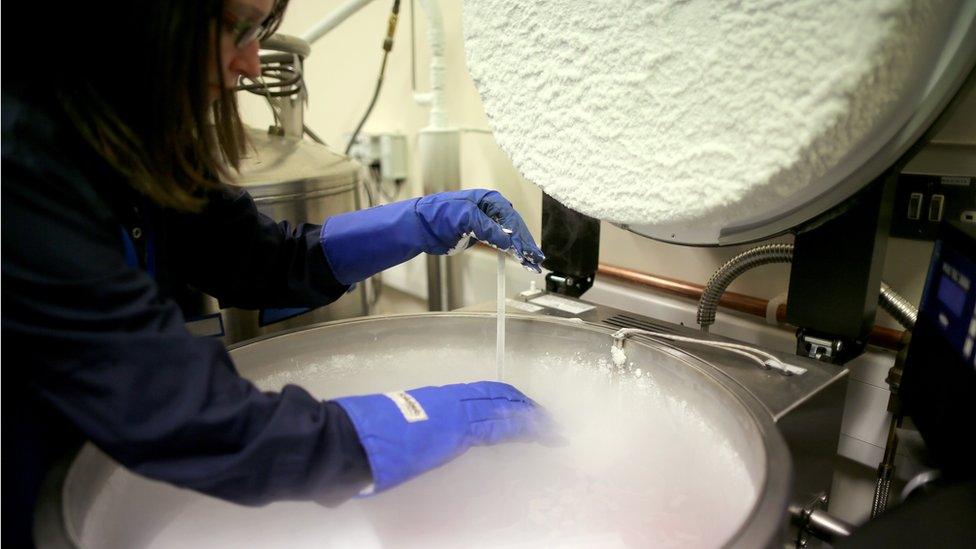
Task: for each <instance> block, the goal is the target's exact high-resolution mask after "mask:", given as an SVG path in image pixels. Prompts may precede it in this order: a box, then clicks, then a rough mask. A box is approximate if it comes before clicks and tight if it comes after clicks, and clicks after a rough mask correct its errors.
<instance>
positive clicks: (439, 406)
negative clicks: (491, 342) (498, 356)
mask: <svg viewBox="0 0 976 549" xmlns="http://www.w3.org/2000/svg"><path fill="white" fill-rule="evenodd" d="M335 402H336V403H337V404H339V406H341V407H342V409H343V410H345V411H346V414H348V415H349V419H350V420H351V421H352V423H353V426H355V428H356V433H357V434H358V435H359V440H360V443H362V445H363V448H364V449H365V451H366V456H367V458H368V459H369V464H370V468H371V470H372V473H373V491H374V492H379V491H382V490H386V489H387V488H390V487H392V486H396V485H397V484H400V483H401V482H404V481H406V480H408V479H410V478H412V477H415V476H417V475H419V474H421V473H423V472H424V471H428V470H430V469H433V468H435V467H438V466H440V465H443V464H444V463H447V462H448V461H450V460H451V459H453V458H455V457H457V456H459V455H461V454H462V453H463V452H464V451H465V450H467V449H468V448H469V447H471V446H484V445H489V444H497V443H499V442H505V441H513V440H522V441H529V440H535V439H539V438H545V437H547V436H548V435H549V434H550V433H551V430H552V423H551V421H550V420H549V417H548V415H547V414H546V413H545V411H544V410H543V409H542V408H541V407H539V406H538V405H537V404H536V403H535V402H533V401H532V399H530V398H529V397H527V396H525V395H524V394H522V393H521V392H519V391H518V390H517V389H516V388H514V387H512V386H511V385H508V384H505V383H498V382H494V381H480V382H477V383H461V384H457V385H445V386H443V387H423V388H420V389H413V390H410V391H397V392H393V393H384V394H376V395H367V396H353V397H344V398H339V399H336V400H335Z"/></svg>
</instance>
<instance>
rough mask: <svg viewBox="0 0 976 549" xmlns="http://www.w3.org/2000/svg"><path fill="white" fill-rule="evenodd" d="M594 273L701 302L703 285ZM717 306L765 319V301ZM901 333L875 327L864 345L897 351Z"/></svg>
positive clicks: (615, 270)
mask: <svg viewBox="0 0 976 549" xmlns="http://www.w3.org/2000/svg"><path fill="white" fill-rule="evenodd" d="M597 274H599V275H602V276H605V277H607V278H612V279H614V280H621V281H624V282H629V283H631V284H637V285H639V286H643V287H645V288H650V289H652V290H656V291H659V292H664V293H667V294H672V295H677V296H680V297H684V298H687V299H691V300H693V301H698V300H699V299H701V295H702V292H704V291H705V288H704V286H702V285H701V284H694V283H692V282H687V281H684V280H677V279H674V278H668V277H664V276H658V275H652V274H648V273H642V272H638V271H633V270H630V269H624V268H622V267H616V266H613V265H607V264H605V263H600V265H599V267H598V269H597ZM719 305H721V306H722V307H725V308H727V309H732V310H733V311H739V312H741V313H747V314H751V315H755V316H758V317H762V318H766V307H768V306H769V301H768V300H765V299H760V298H758V297H752V296H749V295H745V294H738V293H735V292H725V293H724V294H722V298H721V299H720V300H719ZM776 321H777V322H780V323H783V324H785V323H786V305H785V304H781V305H780V306H779V308H777V309H776ZM902 334H903V332H901V331H900V330H892V329H891V328H884V327H882V326H875V327H874V328H873V329H872V330H871V333H870V334H869V335H868V343H870V344H871V345H875V346H877V347H881V348H884V349H890V350H892V351H897V350H898V349H899V348H900V342H901V337H902Z"/></svg>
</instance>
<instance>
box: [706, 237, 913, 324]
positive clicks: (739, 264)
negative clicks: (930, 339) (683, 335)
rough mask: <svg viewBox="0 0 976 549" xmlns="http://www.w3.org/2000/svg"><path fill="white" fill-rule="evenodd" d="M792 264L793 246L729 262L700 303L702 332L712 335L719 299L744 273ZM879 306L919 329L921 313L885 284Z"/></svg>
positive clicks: (773, 247) (772, 247)
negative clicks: (757, 268) (709, 330)
mask: <svg viewBox="0 0 976 549" xmlns="http://www.w3.org/2000/svg"><path fill="white" fill-rule="evenodd" d="M792 261H793V245H792V244H764V245H762V246H757V247H755V248H752V249H751V250H746V251H744V252H742V253H741V254H739V255H737V256H735V257H733V258H732V259H730V260H728V261H726V262H725V264H724V265H722V266H721V267H719V268H718V270H716V271H715V272H714V273H713V274H712V276H711V277H709V279H708V282H707V283H706V284H705V289H704V290H703V291H702V296H701V299H700V300H699V302H698V315H697V320H698V325H699V326H701V330H702V331H703V332H708V327H709V326H711V325H712V324H714V323H715V312H716V311H717V310H718V302H719V299H721V297H722V294H724V293H725V290H726V289H727V288H728V287H729V284H732V281H733V280H735V279H736V278H738V277H739V276H740V275H741V274H742V273H744V272H746V271H748V270H750V269H753V268H755V267H759V266H761V265H769V264H772V263H790V262H792ZM878 304H879V305H881V308H882V309H884V310H885V311H887V312H888V314H890V315H891V316H892V317H893V318H894V319H895V320H897V321H898V323H899V324H901V325H902V326H904V327H905V328H906V329H908V330H911V329H912V328H913V327H914V326H915V319H916V318H917V317H918V309H916V308H915V307H914V306H913V305H912V304H911V303H909V302H908V301H907V300H906V299H905V298H903V297H902V296H900V295H898V293H897V292H895V291H894V290H892V289H891V287H890V286H888V285H887V284H885V283H884V282H882V283H881V293H880V294H879V295H878Z"/></svg>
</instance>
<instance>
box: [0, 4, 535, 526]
mask: <svg viewBox="0 0 976 549" xmlns="http://www.w3.org/2000/svg"><path fill="white" fill-rule="evenodd" d="M286 1H287V0H179V1H176V0H174V1H164V0H152V1H150V0H142V1H140V2H131V1H130V0H110V1H105V2H98V3H82V2H70V3H65V4H64V5H59V6H58V8H57V10H56V13H53V14H52V13H50V12H51V10H50V9H49V8H47V7H46V6H38V7H33V6H32V5H28V6H20V7H19V8H16V9H8V10H7V17H5V18H4V19H5V20H6V21H11V20H15V21H26V22H30V23H43V25H42V26H43V27H44V29H45V32H46V35H45V36H43V37H41V38H40V39H38V40H34V41H32V42H29V43H31V44H33V45H34V47H33V48H32V49H30V50H29V51H25V52H23V55H18V57H17V59H13V60H10V59H9V58H8V59H5V63H4V66H5V69H6V70H5V74H4V79H3V141H2V147H3V175H4V181H3V199H2V207H3V215H2V218H3V282H2V291H3V343H4V345H3V354H4V356H3V358H4V359H5V360H4V377H5V379H4V381H5V383H4V387H5V389H6V391H5V392H6V394H5V395H4V397H5V400H6V402H7V403H8V405H9V406H8V408H7V409H8V413H7V414H4V424H3V432H4V442H5V443H6V445H5V446H6V448H5V450H6V451H5V455H4V488H3V504H4V509H5V516H4V518H5V520H4V528H3V532H4V534H3V537H4V541H5V542H10V543H12V544H14V545H21V544H23V543H27V542H29V540H30V524H31V522H30V521H31V514H32V509H33V505H34V502H35V500H36V497H37V493H38V489H39V486H40V484H41V481H42V479H43V478H44V476H45V474H46V473H47V471H48V470H49V469H50V467H51V466H52V464H53V463H55V462H56V461H57V460H59V459H64V456H65V455H70V452H71V451H72V450H74V449H76V448H77V447H78V445H79V444H80V443H82V442H83V441H85V440H91V441H92V442H94V443H95V444H96V445H98V446H99V447H100V448H101V449H102V450H104V451H105V452H106V453H108V454H109V455H111V456H112V457H113V458H115V459H116V460H118V461H119V462H121V463H122V464H124V465H126V466H127V467H129V468H130V469H132V470H133V471H136V472H138V473H140V474H143V475H145V476H147V477H151V478H154V479H159V480H163V481H167V482H171V483H173V484H176V485H179V486H184V487H188V488H192V489H195V490H199V491H201V492H204V493H207V494H211V495H214V496H217V497H221V498H225V499H228V500H231V501H235V502H239V503H243V504H262V503H265V502H269V501H272V500H276V499H309V500H316V501H321V502H326V503H336V502H340V501H343V500H344V499H346V498H349V497H351V496H353V495H355V494H357V493H361V492H364V491H369V490H383V489H386V488H389V487H391V486H394V485H396V484H398V483H400V482H403V481H405V480H407V479H409V478H411V477H413V476H415V475H417V474H420V473H421V472H423V471H425V470H428V469H430V468H433V467H437V466H438V465H440V464H442V463H444V462H446V461H447V460H449V459H451V458H452V457H454V456H456V455H458V454H460V453H461V452H463V451H464V450H465V449H466V448H467V447H469V446H471V445H476V444H489V443H495V442H501V441H505V440H513V439H521V440H529V439H533V438H536V437H537V436H539V435H541V434H542V432H543V430H544V429H545V428H546V422H545V420H544V414H543V413H542V412H541V410H540V409H539V408H537V407H536V406H535V404H534V403H533V402H532V401H531V400H530V399H528V398H527V397H525V396H524V395H522V394H521V393H520V392H518V391H517V390H516V389H514V388H512V387H510V386H508V385H504V384H500V383H493V382H482V383H475V384H467V385H453V386H445V387H427V388H422V389H417V390H412V391H407V392H398V393H391V394H387V395H366V396H357V397H349V398H342V399H338V400H335V401H330V402H320V401H317V400H315V399H314V398H313V397H311V396H310V395H309V394H308V393H307V392H305V391H304V390H303V389H301V388H299V387H296V386H288V387H285V388H284V389H283V390H282V391H281V392H280V393H262V392H260V391H258V390H256V389H255V387H254V386H253V385H251V384H250V383H249V382H248V381H246V380H244V379H242V378H241V377H239V376H238V375H237V373H236V372H235V370H234V366H233V364H232V363H231V361H230V359H229V357H228V355H227V352H226V350H225V349H224V347H223V346H222V345H221V344H220V342H218V341H216V340H213V339H207V338H193V337H191V336H190V335H188V334H187V332H186V330H185V329H184V326H183V323H184V319H183V316H182V314H181V312H180V310H179V308H178V306H177V305H176V304H175V303H174V301H173V299H172V298H173V296H175V295H177V294H178V293H179V292H180V291H182V290H185V288H186V287H187V286H192V287H195V288H197V289H200V290H203V291H205V292H207V293H209V294H211V295H214V296H216V297H217V298H218V299H219V300H220V302H221V303H222V305H224V306H236V307H250V308H258V307H300V306H320V305H324V304H326V303H329V302H331V301H333V300H334V299H336V298H338V297H339V296H341V295H342V294H343V293H344V292H345V291H346V290H347V289H348V287H349V285H351V284H354V283H356V282H358V281H360V280H363V279H365V278H366V277H368V276H370V275H372V274H373V273H375V272H378V271H380V270H382V269H384V268H387V267H389V266H392V265H394V264H397V263H399V262H402V261H405V260H407V259H409V258H411V257H413V256H414V255H416V254H418V253H420V252H427V253H437V254H442V253H447V252H448V251H449V250H451V249H452V248H455V247H457V246H458V245H459V241H461V240H462V239H463V240H464V241H465V242H466V241H467V238H468V237H469V236H471V235H473V236H474V237H475V238H477V239H480V240H483V241H487V242H490V243H492V244H494V245H496V246H498V247H500V248H503V249H513V250H514V251H515V253H516V254H517V255H518V256H519V257H520V258H521V259H522V261H523V263H524V264H525V265H526V266H528V267H531V268H536V269H537V268H538V267H537V264H538V262H539V261H540V260H541V259H542V254H541V252H540V251H539V250H538V248H537V247H536V246H535V244H534V242H533V241H532V238H531V236H529V233H528V231H527V230H526V228H525V225H524V224H523V222H522V220H521V218H520V217H519V216H518V214H517V213H515V211H514V210H513V209H512V208H511V205H510V204H509V203H508V202H507V201H506V200H504V199H503V198H502V197H501V196H500V195H499V194H498V193H495V192H489V191H484V190H476V191H461V192H456V193H446V194H441V195H433V196H429V197H424V198H421V199H415V200H409V201H405V202H401V203H396V204H392V205H389V206H383V207H378V208H374V209H370V210H366V211H362V212H353V213H348V214H343V215H340V216H336V217H333V218H330V219H329V220H327V221H325V222H324V224H323V225H322V226H317V225H307V224H306V225H301V226H298V227H294V226H290V225H288V224H287V223H279V224H276V223H274V222H273V221H271V220H269V219H267V218H266V217H264V216H262V215H261V214H259V213H258V212H257V210H256V209H255V206H254V203H253V201H252V200H251V199H250V197H249V196H248V195H247V194H246V193H245V192H243V191H240V190H238V189H236V188H234V187H233V186H230V185H227V184H225V183H224V182H225V181H231V180H232V173H231V171H232V169H233V167H236V166H237V164H238V162H239V159H240V157H241V154H242V153H243V151H244V145H245V143H244V138H243V130H242V126H241V122H240V119H239V117H238V113H237V106H236V103H235V96H234V92H233V88H234V86H235V84H236V82H237V80H238V77H239V76H241V75H249V76H254V75H256V74H257V73H258V72H259V70H260V67H259V62H258V57H257V51H258V40H260V39H261V38H262V37H265V36H267V35H269V34H270V33H272V32H274V30H275V28H276V27H277V25H278V23H279V21H280V19H281V16H282V14H283V12H284V8H285V3H286ZM29 4H39V3H29ZM14 11H20V12H21V13H19V14H15V13H12V12H14ZM119 21H122V22H123V23H119ZM5 31H8V34H7V36H8V38H10V33H9V31H10V29H9V28H8V29H5ZM8 43H10V42H8ZM8 51H9V47H8ZM79 51H83V52H84V53H85V56H86V57H85V60H86V62H85V63H81V62H79V60H78V59H76V58H75V57H74V55H75V53H76V52H79ZM38 60H43V62H45V63H51V65H52V70H50V71H43V72H42V71H38V70H37V67H38V66H39V65H38ZM227 166H230V167H231V168H228V167H227ZM10 410H15V411H16V413H15V414H11V413H10V412H9V411H10ZM473 423H478V425H477V426H476V427H472V424H473ZM408 448H410V450H409V451H408V450H407V449H408Z"/></svg>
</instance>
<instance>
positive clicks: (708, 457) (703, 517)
mask: <svg viewBox="0 0 976 549" xmlns="http://www.w3.org/2000/svg"><path fill="white" fill-rule="evenodd" d="M507 331H508V347H507V357H506V367H505V372H506V380H507V381H510V382H512V383H513V384H515V385H516V386H518V387H520V388H521V389H523V390H524V391H525V392H526V393H527V394H529V395H530V396H532V397H533V398H535V399H536V400H538V401H539V402H540V403H541V404H542V405H544V406H546V407H547V409H548V410H549V411H550V412H551V413H552V414H553V416H554V417H555V418H556V420H557V421H558V422H559V424H560V426H561V432H562V435H563V437H564V439H565V440H564V441H563V442H562V443H559V444H555V445H549V446H543V445H539V444H527V443H520V444H503V445H499V446H492V447H481V448H473V449H471V450H469V451H468V452H467V453H466V454H464V455H462V456H461V457H459V458H458V459H456V460H455V461H453V462H451V463H449V464H447V465H445V466H443V467H441V468H439V469H437V470H435V471H432V472H430V473H428V474H425V475H423V476H421V477H418V478H416V479H414V480H412V481H409V482H408V483H406V484H404V485H402V486H400V487H398V488H397V489H394V490H391V491H389V492H386V493H383V494H380V495H378V496H375V497H372V498H366V499H360V500H353V501H350V502H347V503H345V504H343V505H341V506H339V507H337V508H331V509H330V508H325V507H321V506H318V505H317V504H314V503H275V504H272V505H269V506H267V507H264V508H257V509H255V508H246V507H241V506H237V505H233V504H229V503H225V502H222V501H219V500H216V499H213V498H209V497H207V496H203V495H200V494H197V493H194V492H191V491H188V490H182V489H177V488H174V487H171V486H169V485H166V484H162V483H158V482H154V481H149V480H146V479H143V478H141V477H138V476H135V475H133V474H132V473H130V472H128V471H127V470H125V469H124V468H122V467H121V466H119V465H117V464H115V463H114V462H112V461H111V460H110V459H109V458H107V457H106V456H105V455H103V454H101V453H100V452H99V451H97V450H96V449H95V448H94V447H92V446H91V445H88V446H87V447H86V448H85V449H83V451H82V452H81V454H80V455H79V457H78V458H77V459H76V460H75V461H74V463H73V465H72V466H71V468H70V470H69V471H68V473H67V476H66V478H65V481H64V484H63V488H62V489H61V494H62V495H63V498H62V501H61V502H60V504H58V503H57V502H56V501H52V502H48V503H49V505H48V506H47V510H46V511H45V510H43V506H42V510H41V511H39V513H38V520H40V521H42V522H41V523H39V525H38V526H39V531H42V532H46V534H45V536H46V537H48V538H49V539H50V536H51V532H53V531H55V530H58V531H60V532H62V533H63V535H64V536H65V539H66V540H69V541H70V543H72V544H75V545H77V546H82V547H91V548H99V547H173V546H187V545H192V546H196V547H241V546H251V547H259V546H261V547H266V546H288V547H290V548H295V547H304V546H315V547H405V546H406V547H418V546H424V547H444V546H466V547H471V546H475V547H511V546H520V547H523V546H524V547H539V546H567V545H568V546H579V547H584V546H585V547H592V546H609V547H618V546H644V547H646V546H664V547H668V546H675V547H694V546H719V545H723V544H728V545H732V546H741V547H760V546H767V545H776V544H778V543H779V540H780V536H781V533H782V532H781V530H782V528H783V527H784V524H785V518H784V517H785V513H786V506H787V502H788V497H789V494H790V486H791V465H790V463H791V462H790V456H789V451H788V450H787V446H786V444H785V442H784V439H783V437H782V435H781V434H780V432H779V430H778V429H777V427H776V424H775V423H774V418H773V414H774V412H772V411H771V408H772V409H775V408H776V406H768V405H766V404H764V403H763V402H761V401H760V400H759V398H757V397H756V396H754V395H753V393H752V392H750V391H749V390H747V389H746V387H745V386H744V385H743V384H741V383H739V382H737V381H736V380H735V376H737V375H762V376H772V377H770V379H787V378H783V377H782V375H781V374H778V373H775V372H771V371H765V370H760V369H758V368H757V367H756V366H755V365H754V364H746V363H741V364H736V365H734V368H741V369H742V372H731V373H730V372H728V371H726V372H723V371H722V370H720V369H718V368H716V367H715V365H714V364H713V363H712V362H711V361H710V360H708V359H707V358H702V357H707V356H708V355H707V354H705V355H700V354H697V353H692V352H687V351H684V350H682V349H680V348H679V347H675V346H672V345H669V344H665V343H657V342H653V341H650V340H636V339H635V340H627V341H626V344H625V347H624V348H625V351H626V353H627V364H626V365H625V366H624V367H623V368H622V369H615V368H613V367H612V362H611V361H610V347H611V344H612V338H611V334H612V330H611V329H610V328H608V327H605V326H598V325H595V324H584V323H582V322H572V321H566V320H559V319H551V318H543V317H510V318H509V327H508V330H507ZM494 345H495V318H494V316H493V315H490V314H482V313H444V314H423V315H405V316H394V317H375V318H363V319H354V320H349V321H341V322H334V323H329V324H324V325H320V326H316V327H311V328H306V329H302V330H298V331H293V332H289V333H282V334H276V335H272V336H269V337H266V338H262V339H259V340H255V341H252V342H247V343H245V344H242V345H241V346H238V347H236V348H235V349H233V350H232V352H231V355H232V356H233V358H234V361H235V363H236V364H237V367H238V368H239V370H240V372H241V373H242V374H243V375H245V376H246V377H249V378H250V379H252V380H255V381H256V382H257V384H258V385H259V386H260V387H261V388H263V389H276V388H280V387H281V386H282V385H284V384H286V383H297V384H300V385H302V386H304V387H306V388H307V389H308V390H309V391H311V392H312V393H313V394H315V395H316V396H318V397H321V398H331V397H336V396H340V395H349V394H362V393H372V392H377V391H389V390H394V389H401V388H405V387H416V386H422V385H432V384H446V383H455V382H465V381H474V380H479V379H491V378H492V377H493V376H494V373H495V361H494ZM788 360H796V361H801V362H799V363H803V364H805V362H804V361H805V359H788ZM730 361H731V362H735V360H734V356H733V358H732V359H730ZM746 370H748V371H746ZM799 377H802V378H803V379H804V382H806V383H810V384H811V385H810V387H814V386H815V385H819V384H823V383H828V382H829V381H830V379H828V378H829V377H830V376H821V374H820V373H819V372H817V371H813V370H811V371H810V372H808V374H806V375H804V376H799ZM779 390H781V391H782V392H783V393H784V395H783V397H784V398H787V399H790V398H794V397H796V396H797V395H798V394H799V393H797V392H796V391H795V390H793V389H791V388H790V387H789V386H786V387H781V388H779ZM818 390H819V389H818ZM787 393H788V394H787ZM55 499H57V498H55ZM52 509H54V510H55V511H59V512H60V513H62V516H60V517H59V516H57V515H58V512H54V513H52V512H51V510H52ZM62 541H64V540H62ZM48 546H51V545H50V544H48Z"/></svg>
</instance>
